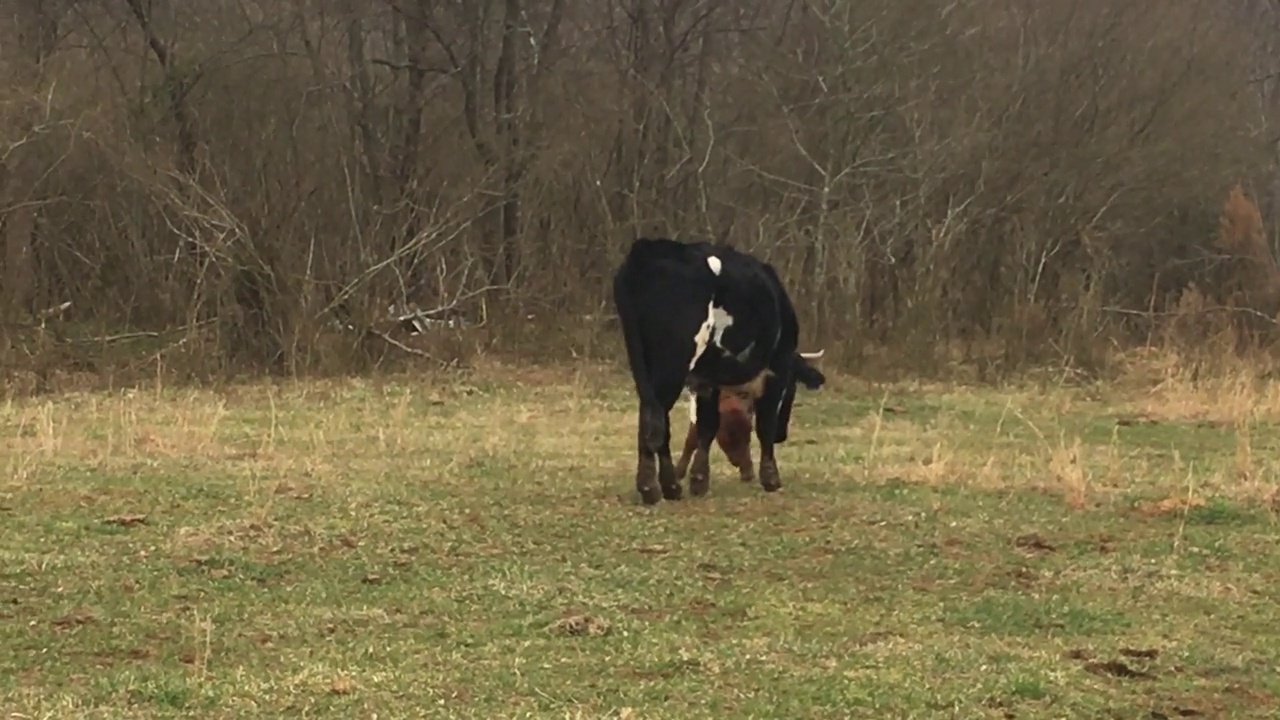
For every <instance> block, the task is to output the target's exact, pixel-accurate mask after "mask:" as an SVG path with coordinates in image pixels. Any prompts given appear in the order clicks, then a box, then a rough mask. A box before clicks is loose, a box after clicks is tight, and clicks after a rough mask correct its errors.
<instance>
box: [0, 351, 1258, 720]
mask: <svg viewBox="0 0 1280 720" xmlns="http://www.w3.org/2000/svg"><path fill="white" fill-rule="evenodd" d="M629 390H630V385H629V382H628V381H627V380H626V378H625V376H623V375H621V374H619V373H617V372H604V371H600V370H599V369H584V370H581V371H574V370H563V369H561V370H556V369H541V370H528V371H524V372H523V373H515V372H511V371H504V370H502V369H500V368H491V369H488V370H484V371H476V372H475V373H473V374H471V375H469V376H465V377H460V376H455V377H453V378H440V379H434V380H432V379H427V378H407V379H399V380H396V381H385V382H379V381H371V380H351V381H342V382H327V383H311V384H283V385H276V386H269V385H257V386H240V387H233V388H229V389H227V390H225V391H223V392H221V393H213V392H208V391H194V390H139V391H130V392H117V393H114V394H80V395H67V396H60V397H52V398H36V399H32V400H27V401H22V402H13V403H10V404H8V405H6V406H4V407H3V408H0V443H2V444H0V451H2V452H3V454H4V455H3V457H4V460H3V463H4V467H3V469H4V470H6V473H5V475H4V476H2V477H0V528H2V531H0V648H4V652H0V711H2V712H0V717H4V718H10V717H12V718H35V717H54V718H82V717H94V718H142V717H146V718H153V717H157V718H158V717H202V718H280V717H313V718H314V717H332V718H371V717H374V716H375V715H376V716H377V717H381V718H387V717H457V718H508V717H511V718H514V717H546V718H606V717H607V718H637V719H638V718H677V717H678V718H751V717H756V718H826V717H830V718H845V717H859V718H896V717H904V718H905V717H917V718H933V717H938V718H1063V717H1072V718H1162V717H1167V718H1178V717H1215V718H1219V717H1258V718H1263V717H1275V716H1276V714H1277V713H1280V672H1278V671H1277V669H1278V668H1280V643H1277V642H1276V640H1275V630H1274V628H1275V627H1276V625H1277V621H1280V605H1277V604H1276V602H1275V598H1276V589H1275V588H1276V583H1277V580H1280V546H1278V545H1277V542H1276V540H1277V533H1276V526H1275V523H1274V519H1273V514H1272V512H1271V510H1270V505H1269V502H1268V498H1269V497H1270V493H1271V492H1272V491H1273V490H1274V487H1273V485H1271V484H1269V483H1271V482H1272V480H1271V478H1274V477H1275V474H1274V470H1275V469H1276V460H1275V459H1274V453H1273V452H1272V449H1273V444H1274V443H1275V442H1276V441H1275V440H1273V438H1274V437H1276V433H1275V432H1274V428H1273V427H1272V426H1271V425H1270V424H1269V423H1270V422H1271V420H1269V418H1270V415H1269V413H1270V409H1269V406H1268V407H1261V406H1260V405H1259V403H1263V402H1264V401H1267V400H1266V398H1265V397H1262V396H1257V397H1254V396H1249V397H1244V396H1237V397H1235V400H1234V401H1233V402H1234V403H1235V404H1234V405H1232V406H1231V407H1235V408H1236V409H1237V412H1236V415H1237V416H1238V419H1239V418H1243V420H1240V421H1239V422H1237V423H1235V424H1234V425H1231V424H1228V425H1225V426H1224V425H1223V424H1221V423H1218V424H1209V423H1204V422H1200V421H1198V420H1197V419H1196V417H1195V416H1194V415H1195V414H1194V413H1188V412H1184V411H1183V409H1181V408H1182V406H1180V405H1176V404H1174V403H1172V402H1164V403H1163V404H1159V403H1157V404H1156V405H1153V402H1154V401H1153V400H1152V399H1151V396H1149V395H1142V394H1133V393H1131V394H1129V395H1124V394H1121V393H1120V392H1119V391H1112V390H1108V389H1105V388H1104V389H1101V390H1099V389H1096V388H1095V389H1090V391H1089V392H1085V391H1084V390H1079V391H1069V390H1054V391H1046V392H1034V391H1024V390H1007V391H1001V390H975V389H964V388H956V387H936V386H934V387H925V386H906V385H904V386H896V387H892V388H888V389H887V390H886V389H885V388H882V387H881V388H866V387H862V386H860V385H859V384H857V383H854V382H851V381H844V380H841V379H839V378H833V382H832V383H831V385H830V386H829V387H828V388H826V389H824V390H822V391H820V392H819V393H802V395H801V397H800V400H799V402H798V404H797V409H796V412H795V415H794V416H793V429H792V441H791V442H789V443H787V444H786V445H785V446H783V447H781V448H780V449H779V466H780V469H781V471H782V474H783V482H784V487H783V490H782V491H781V492H779V493H776V494H765V493H763V492H762V491H761V490H760V488H759V487H758V485H743V484H741V483H739V482H738V480H737V477H736V473H735V472H734V470H733V468H731V467H730V466H729V465H728V463H727V461H726V460H725V459H724V457H723V455H721V454H720V453H719V451H718V450H717V451H716V454H715V455H713V457H712V472H713V479H712V488H711V493H710V495H709V496H708V497H706V498H703V499H686V500H684V501H681V502H678V503H661V504H659V505H657V506H655V507H652V508H646V507H642V506H640V505H639V504H638V501H637V498H636V496H635V492H634V488H633V486H632V483H633V469H634V463H635V457H634V452H633V448H634V437H635V427H634V417H635V410H634V403H633V400H632V398H631V396H630V394H629ZM1099 395H1100V396H1101V397H1102V398H1103V399H1098V397H1095V396H1099ZM1192 396H1193V395H1188V397H1192ZM1250 398H1252V399H1250ZM1210 399H1215V398H1214V396H1213V395H1212V393H1211V394H1210ZM1216 399H1218V400H1220V399H1221V398H1216ZM882 402H883V403H884V405H885V406H886V410H885V412H883V413H881V412H880V407H881V404H882ZM1268 402H1269V401H1268ZM1204 404H1205V403H1202V405H1204ZM1153 407H1157V408H1158V407H1166V408H1175V407H1176V408H1179V409H1177V411H1176V412H1173V411H1171V412H1170V413H1167V415H1166V416H1164V417H1160V418H1159V421H1158V422H1151V423H1147V424H1126V425H1122V426H1117V425H1116V422H1115V418H1116V417H1120V416H1124V415H1125V414H1126V413H1128V414H1132V413H1134V412H1143V413H1145V414H1146V415H1148V416H1150V415H1152V408H1153ZM683 413H684V410H683V408H682V407H681V408H679V409H678V410H677V411H676V412H675V413H673V417H674V418H676V420H677V423H676V427H677V430H676V432H675V433H674V434H675V435H677V437H683V430H682V423H683V422H684V420H683V418H684V414H683ZM1242 437H1246V438H1248V439H1249V440H1248V443H1244V442H1243V441H1242V440H1241V438H1242ZM753 452H754V451H753ZM1186 498H1190V502H1184V501H1183V500H1185V499H1186ZM1162 501H1163V502H1162Z"/></svg>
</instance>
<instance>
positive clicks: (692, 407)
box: [689, 393, 698, 425]
mask: <svg viewBox="0 0 1280 720" xmlns="http://www.w3.org/2000/svg"><path fill="white" fill-rule="evenodd" d="M689 424H691V425H697V424H698V399H697V398H696V397H694V394H693V393H689Z"/></svg>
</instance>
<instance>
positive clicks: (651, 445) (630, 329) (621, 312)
mask: <svg viewBox="0 0 1280 720" xmlns="http://www.w3.org/2000/svg"><path fill="white" fill-rule="evenodd" d="M634 271H635V270H634V266H633V264H632V262H631V257H630V256H629V257H628V258H627V260H626V261H625V262H624V263H623V266H622V268H621V269H619V270H618V272H617V273H616V274H615V275H614V276H613V304H614V309H615V310H617V312H618V323H619V324H620V325H621V326H622V338H623V340H624V342H625V343H626V348H627V365H628V366H629V367H630V368H631V379H632V380H633V381H634V382H635V386H636V395H638V396H639V398H640V441H641V442H642V443H643V444H644V446H645V448H646V449H648V450H649V451H650V452H657V451H658V447H659V446H660V445H661V444H662V437H663V434H664V431H665V427H666V420H667V416H666V411H665V409H664V408H663V407H662V404H661V403H659V402H658V395H657V393H656V392H655V391H654V389H653V379H652V378H651V377H650V376H649V366H648V364H647V363H646V362H645V351H644V340H643V339H642V337H641V332H640V319H639V317H638V316H637V309H636V306H635V293H634V289H635V286H634V282H633V281H634V278H633V277H632V274H633V273H634Z"/></svg>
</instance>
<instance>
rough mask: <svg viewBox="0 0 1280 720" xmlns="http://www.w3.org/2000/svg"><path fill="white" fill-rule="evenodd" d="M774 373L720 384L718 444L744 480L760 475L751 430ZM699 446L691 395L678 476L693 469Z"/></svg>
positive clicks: (816, 356)
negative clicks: (753, 455) (753, 456)
mask: <svg viewBox="0 0 1280 720" xmlns="http://www.w3.org/2000/svg"><path fill="white" fill-rule="evenodd" d="M823 353H824V351H823V350H819V351H817V352H812V353H803V352H802V353H800V357H801V358H804V359H805V360H818V359H819V358H821V357H822V355H823ZM771 374H772V373H771V372H769V371H768V370H765V371H764V372H762V373H760V375H759V376H758V377H756V379H755V380H752V381H751V382H749V383H747V384H745V385H736V386H733V387H722V388H720V430H719V431H718V432H716V444H717V445H719V446H720V449H721V450H723V451H724V454H725V456H726V457H728V458H729V462H730V463H732V464H733V466H734V467H736V468H738V477H739V478H741V479H742V482H752V481H754V480H755V479H756V471H755V466H754V465H752V463H751V432H752V430H753V429H754V426H755V423H754V420H755V414H756V413H755V401H756V399H757V398H759V397H760V396H761V395H763V394H764V383H765V381H766V380H767V378H768V377H769V375H771ZM697 449H698V409H697V402H696V401H695V400H694V399H693V396H692V395H690V396H689V432H688V434H686V435H685V438H684V450H683V451H681V453H680V461H679V462H677V463H676V479H677V480H683V479H684V476H685V473H686V472H688V470H689V460H690V458H691V457H692V456H693V452H694V450H697Z"/></svg>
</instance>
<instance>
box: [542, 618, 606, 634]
mask: <svg viewBox="0 0 1280 720" xmlns="http://www.w3.org/2000/svg"><path fill="white" fill-rule="evenodd" d="M611 629H612V626H611V625H610V624H609V622H608V621H607V620H605V619H603V618H599V617H595V616H592V615H570V616H569V617H564V618H560V619H559V620H556V621H555V622H553V623H551V624H550V625H548V626H547V631H548V632H551V633H554V634H557V635H572V636H578V637H599V636H601V635H608V634H609V631H610V630H611Z"/></svg>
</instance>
